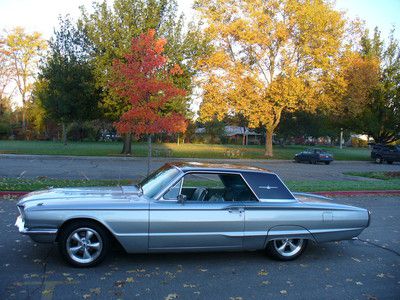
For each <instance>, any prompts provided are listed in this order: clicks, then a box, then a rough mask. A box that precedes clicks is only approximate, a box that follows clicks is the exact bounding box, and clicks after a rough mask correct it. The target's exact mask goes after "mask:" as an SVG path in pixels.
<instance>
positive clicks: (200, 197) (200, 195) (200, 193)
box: [192, 187, 208, 201]
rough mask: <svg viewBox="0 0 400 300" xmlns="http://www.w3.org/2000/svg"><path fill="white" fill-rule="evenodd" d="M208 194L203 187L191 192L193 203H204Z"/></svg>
mask: <svg viewBox="0 0 400 300" xmlns="http://www.w3.org/2000/svg"><path fill="white" fill-rule="evenodd" d="M207 194H208V190H207V189H206V188H205V187H198V188H196V189H195V191H194V192H193V196H192V199H193V201H204V199H205V198H206V196H207Z"/></svg>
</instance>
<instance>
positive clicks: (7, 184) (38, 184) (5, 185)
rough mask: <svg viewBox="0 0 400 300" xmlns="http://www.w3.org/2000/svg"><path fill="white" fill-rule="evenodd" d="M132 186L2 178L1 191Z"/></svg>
mask: <svg viewBox="0 0 400 300" xmlns="http://www.w3.org/2000/svg"><path fill="white" fill-rule="evenodd" d="M127 184H132V181H131V180H127V179H124V180H78V179H77V180H70V179H69V180H65V179H48V178H46V179H18V178H0V191H26V192H30V191H36V190H43V189H47V188H52V187H53V188H58V187H82V186H117V185H127Z"/></svg>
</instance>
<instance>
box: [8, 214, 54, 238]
mask: <svg viewBox="0 0 400 300" xmlns="http://www.w3.org/2000/svg"><path fill="white" fill-rule="evenodd" d="M15 226H16V227H17V228H18V231H19V233H21V234H25V235H28V236H29V237H30V238H31V239H32V240H33V241H35V242H37V243H54V242H55V241H56V237H57V231H58V230H57V229H54V228H27V227H25V222H24V220H23V219H22V217H21V216H18V218H17V220H16V221H15Z"/></svg>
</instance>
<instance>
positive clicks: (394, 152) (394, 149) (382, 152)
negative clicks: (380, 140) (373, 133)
mask: <svg viewBox="0 0 400 300" xmlns="http://www.w3.org/2000/svg"><path fill="white" fill-rule="evenodd" d="M371 158H372V159H373V160H374V161H375V162H376V163H377V164H381V163H383V162H387V163H388V164H392V163H393V162H395V161H399V162H400V145H397V146H390V145H382V144H375V145H373V146H372V150H371Z"/></svg>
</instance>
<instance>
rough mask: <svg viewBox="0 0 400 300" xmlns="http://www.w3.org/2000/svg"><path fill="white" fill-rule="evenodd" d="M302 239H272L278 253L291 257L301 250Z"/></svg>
mask: <svg viewBox="0 0 400 300" xmlns="http://www.w3.org/2000/svg"><path fill="white" fill-rule="evenodd" d="M303 243H304V240H302V239H283V240H274V241H273V246H274V248H275V250H276V252H278V253H279V254H280V255H282V256H284V257H291V256H294V255H296V254H297V253H299V252H300V251H301V250H302V247H303Z"/></svg>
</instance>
